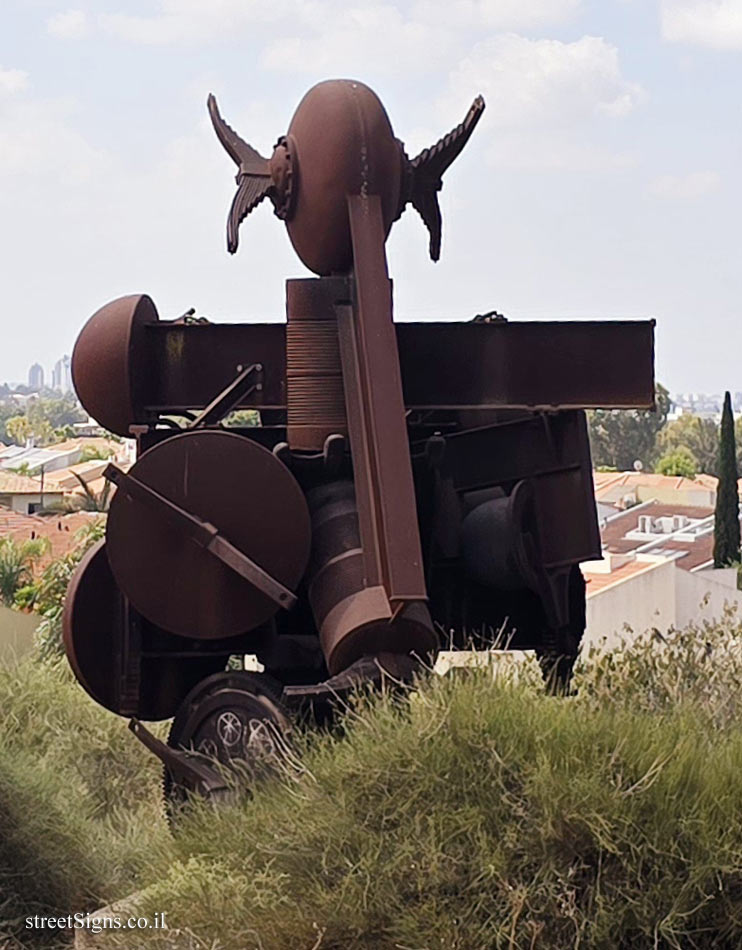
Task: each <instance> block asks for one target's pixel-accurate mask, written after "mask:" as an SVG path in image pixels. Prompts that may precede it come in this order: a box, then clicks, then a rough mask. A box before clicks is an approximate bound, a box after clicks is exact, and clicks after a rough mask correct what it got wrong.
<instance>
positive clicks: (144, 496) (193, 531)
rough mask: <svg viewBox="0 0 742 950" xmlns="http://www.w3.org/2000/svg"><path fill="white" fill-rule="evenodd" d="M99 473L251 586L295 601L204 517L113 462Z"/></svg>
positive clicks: (283, 602) (286, 603) (282, 601)
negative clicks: (127, 473)
mask: <svg viewBox="0 0 742 950" xmlns="http://www.w3.org/2000/svg"><path fill="white" fill-rule="evenodd" d="M103 477H104V478H107V479H108V481H109V482H113V484H114V485H115V486H116V488H117V489H119V490H120V491H122V492H124V494H126V495H128V496H129V497H130V498H132V499H133V500H135V501H138V502H141V503H142V504H144V505H147V506H148V507H149V508H150V509H152V510H153V511H155V512H157V514H158V515H159V516H160V517H161V518H163V519H164V520H165V521H167V522H168V523H169V524H171V525H173V526H174V527H175V528H177V529H179V530H180V531H184V532H185V534H186V535H187V537H188V538H189V539H190V540H191V541H193V542H194V543H196V544H198V545H200V546H201V547H203V548H206V550H207V551H210V552H211V553H212V554H213V555H214V556H215V557H218V558H219V560H220V561H222V562H223V563H224V564H226V565H227V567H230V568H231V569H232V570H233V571H235V573H237V574H239V575H240V576H241V577H244V578H245V580H246V581H249V583H250V584H252V585H253V587H257V589H258V590H259V591H260V592H261V593H263V594H265V595H266V597H269V598H270V599H271V600H272V601H273V602H274V603H276V604H278V606H279V607H283V608H285V609H286V610H290V609H291V608H292V607H293V606H294V604H295V603H296V595H295V594H294V593H293V592H292V591H290V590H289V589H288V587H284V585H283V584H282V583H281V582H280V581H279V580H277V579H276V578H275V577H273V576H271V575H270V574H269V573H268V572H267V571H264V570H263V568H262V567H260V565H259V564H256V563H255V561H253V560H252V559H251V558H249V557H248V556H247V555H246V554H244V553H243V552H242V551H240V550H239V549H238V548H236V547H235V546H234V545H233V544H231V543H230V542H229V541H227V539H226V538H225V537H223V536H222V535H221V534H219V530H218V528H216V527H215V526H214V525H213V524H210V523H209V522H208V521H202V520H201V518H198V517H197V516H196V515H193V514H191V513H190V512H189V511H185V509H183V508H181V507H180V506H179V505H176V504H174V502H172V501H170V499H169V498H166V497H165V496H164V495H161V494H160V493H159V492H156V491H155V490H154V489H153V488H150V487H149V485H145V484H144V482H141V481H139V479H138V478H134V476H132V475H126V474H125V473H124V472H122V471H121V469H120V468H118V467H117V466H116V465H113V464H109V465H108V466H107V467H106V469H105V471H104V472H103Z"/></svg>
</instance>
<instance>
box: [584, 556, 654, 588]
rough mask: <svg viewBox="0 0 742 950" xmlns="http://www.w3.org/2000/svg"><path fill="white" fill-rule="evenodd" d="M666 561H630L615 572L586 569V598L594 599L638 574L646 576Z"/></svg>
mask: <svg viewBox="0 0 742 950" xmlns="http://www.w3.org/2000/svg"><path fill="white" fill-rule="evenodd" d="M663 563H665V562H664V561H662V560H660V559H656V560H655V559H652V560H646V561H645V560H641V561H640V560H636V559H635V560H632V561H628V562H627V563H626V564H622V565H621V566H620V567H617V568H616V569H615V570H613V571H610V572H607V571H606V572H602V571H601V572H596V573H592V572H591V571H590V570H588V569H585V570H584V575H585V584H586V591H585V593H586V596H587V597H593V596H594V595H595V594H597V593H599V592H600V591H602V590H605V589H606V588H607V587H612V586H613V585H614V584H620V583H621V582H622V581H625V580H627V579H628V578H629V577H634V576H635V575H637V574H645V573H646V572H647V571H653V570H654V569H655V568H657V567H660V566H661V565H662V564H663Z"/></svg>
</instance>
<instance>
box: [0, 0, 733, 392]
mask: <svg viewBox="0 0 742 950" xmlns="http://www.w3.org/2000/svg"><path fill="white" fill-rule="evenodd" d="M72 4H73V5H72V6H68V5H67V2H66V0H62V2H59V0H2V10H1V12H0V288H1V292H2V298H3V300H2V318H0V319H2V334H0V380H3V379H6V380H7V379H12V380H22V379H25V377H26V374H27V371H28V366H29V364H30V363H32V362H33V361H35V360H39V361H40V362H41V363H42V364H43V365H44V367H45V369H46V370H47V372H48V371H49V369H50V368H51V365H52V363H53V362H54V361H55V360H56V359H57V358H58V357H59V356H60V355H61V354H62V353H64V352H69V351H70V350H71V347H72V344H73V342H74V339H75V336H76V334H77V331H78V330H79V328H80V326H81V325H82V323H83V322H84V320H85V319H86V318H87V317H88V316H89V315H90V314H91V313H92V312H93V311H94V310H96V309H97V308H98V307H99V306H101V305H102V304H104V303H106V302H107V301H108V300H111V299H113V298H114V297H117V296H120V295H122V294H125V293H135V292H146V293H149V294H150V295H151V296H152V297H153V299H154V300H155V302H156V304H157V306H158V308H159V311H160V315H161V316H162V317H164V318H170V317H174V316H177V315H179V314H180V313H182V312H183V311H184V310H186V309H187V308H188V307H190V306H195V307H196V308H197V310H198V312H199V313H202V314H205V315H207V316H209V317H210V318H211V319H212V320H224V321H232V320H242V319H254V320H274V319H281V317H282V315H283V306H284V303H283V301H284V287H283V281H284V279H285V278H286V277H290V276H301V275H302V274H305V273H306V272H305V271H304V269H303V267H302V265H301V264H300V263H299V261H298V259H297V258H296V257H295V255H294V253H293V251H292V249H291V246H290V244H289V241H288V238H287V236H286V233H285V229H284V226H283V224H282V223H281V222H280V221H278V219H276V218H275V217H274V216H273V214H272V209H271V206H270V204H269V202H266V203H265V204H263V205H261V207H260V208H258V210H257V211H256V212H255V213H254V214H253V215H251V217H250V218H249V219H248V221H247V222H246V223H245V224H244V225H243V227H242V237H241V244H240V250H239V253H238V254H237V256H236V257H230V256H228V255H227V253H226V250H225V237H224V228H225V220H226V213H227V209H228V207H229V203H230V201H231V198H232V194H233V190H234V166H233V165H232V163H231V162H230V160H229V159H228V157H227V156H226V154H225V153H224V151H223V150H222V148H221V146H220V145H219V144H218V142H217V141H216V138H215V137H214V134H213V131H212V130H211V126H210V124H209V122H208V117H207V113H206V105H205V102H206V96H207V93H209V92H214V93H216V94H217V96H218V99H219V103H220V106H221V109H222V113H223V114H224V116H225V117H226V119H227V121H229V122H230V124H232V125H233V126H234V127H235V128H236V129H238V130H239V131H240V132H241V133H242V135H243V137H244V138H246V139H247V140H248V141H249V142H251V143H252V144H253V145H255V146H256V147H257V148H258V149H259V150H260V151H261V152H262V153H263V154H265V155H269V154H270V151H271V147H272V145H273V143H274V142H275V139H276V138H277V136H278V135H279V134H281V133H283V132H284V131H285V130H286V127H287V125H288V122H289V119H290V118H291V115H292V113H293V111H294V108H295V107H296V105H297V103H298V101H299V99H300V98H301V96H302V94H303V93H304V91H305V90H306V89H307V88H308V87H309V86H310V85H312V84H313V83H314V82H316V81H318V80H320V79H325V78H332V77H346V78H355V79H360V80H362V81H364V82H366V83H368V84H369V85H371V86H372V87H373V88H374V89H375V90H376V91H377V92H378V93H379V95H380V96H381V98H382V100H383V101H384V103H385V104H386V107H387V110H388V112H389V115H390V117H391V120H392V124H393V126H394V130H395V133H396V134H397V136H398V137H399V138H401V139H402V140H403V141H404V142H405V143H406V145H407V150H408V152H409V153H410V154H415V153H416V151H418V150H419V149H421V148H423V147H425V146H426V145H430V144H432V143H433V142H434V141H435V140H436V139H437V138H438V137H439V136H440V135H442V134H443V133H444V132H446V131H448V130H449V129H450V128H451V127H453V126H454V125H456V124H457V123H458V122H460V121H461V119H462V118H463V116H464V114H465V113H466V110H467V108H468V107H469V105H470V103H471V101H472V99H473V98H474V96H475V95H476V94H477V93H480V92H481V93H482V94H483V95H484V97H485V99H486V102H487V109H486V111H485V113H484V116H483V118H482V121H481V122H480V124H479V126H478V128H477V130H476V132H475V133H474V136H473V137H472V139H471V141H470V143H469V145H468V147H467V149H466V150H465V152H464V153H463V155H462V156H461V158H459V159H458V160H457V162H456V163H455V164H454V165H453V166H452V168H451V170H450V171H449V173H448V175H447V177H446V181H445V186H444V190H443V193H442V207H443V215H444V233H443V252H442V258H441V261H440V263H438V264H432V263H431V262H430V261H429V260H428V258H427V238H426V234H425V231H424V228H423V225H422V223H421V222H420V221H419V219H418V218H417V215H416V214H415V213H414V212H413V211H411V210H408V211H407V212H406V214H405V215H404V217H403V218H402V220H401V221H400V222H399V223H398V224H397V225H395V227H394V230H393V232H392V236H391V238H390V240H389V243H388V246H387V247H388V256H389V262H390V270H391V273H392V276H393V277H394V279H395V287H396V314H397V317H398V318H399V319H415V320H424V319H467V318H469V317H471V316H472V315H473V314H475V313H477V312H482V311H485V310H492V309H497V310H499V311H501V312H503V313H505V314H506V315H508V316H510V317H512V318H519V317H520V318H535V317H539V318H540V317H644V316H653V317H656V319H657V322H658V328H657V371H658V378H659V379H660V380H662V381H663V382H665V384H666V385H668V386H669V387H670V388H671V389H672V390H675V391H677V390H689V389H692V390H706V391H711V390H719V389H726V388H728V389H732V390H735V389H739V390H742V329H740V327H741V322H740V321H741V318H742V278H741V276H740V274H741V269H740V263H741V260H742V254H741V252H742V237H741V234H742V230H741V228H740V219H741V214H742V202H741V201H740V198H742V184H741V181H742V161H741V159H742V147H741V145H742V133H741V131H740V130H741V129H742V123H741V122H740V119H741V117H742V116H741V112H742V105H741V103H742V95H741V93H742V0H659V2H658V0H418V2H405V0H397V2H393V0H298V2H291V0H72Z"/></svg>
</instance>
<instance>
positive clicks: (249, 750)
mask: <svg viewBox="0 0 742 950" xmlns="http://www.w3.org/2000/svg"><path fill="white" fill-rule="evenodd" d="M281 692H282V688H281V684H280V683H278V682H276V680H274V679H272V678H271V677H270V676H266V675H265V674H263V673H250V672H247V671H244V670H229V671H227V672H224V673H216V674H215V675H214V676H209V677H207V678H206V679H205V680H203V681H202V682H201V683H199V684H198V685H197V686H196V687H195V688H194V689H192V690H191V692H190V693H189V694H188V696H186V698H185V700H184V701H183V704H182V705H181V707H180V709H179V710H178V712H177V714H176V716H175V719H174V720H173V724H172V727H171V729H170V735H169V736H168V740H167V741H168V745H169V746H171V747H172V748H174V749H184V750H186V751H188V752H193V753H197V754H199V755H202V756H204V759H205V761H206V762H207V763H208V764H210V765H214V764H218V766H219V767H221V768H225V769H229V770H230V771H232V772H234V776H233V779H234V785H235V790H236V791H239V790H242V789H244V790H245V791H249V789H250V788H251V787H253V786H254V785H255V784H256V783H257V782H260V781H261V780H262V779H264V778H266V777H267V776H269V775H271V774H275V772H276V771H278V770H280V769H281V767H282V765H283V763H285V761H286V758H287V754H288V751H289V749H288V744H287V735H288V732H289V728H290V724H289V719H288V716H287V715H286V713H285V711H284V709H283V706H282V703H281ZM163 789H164V795H165V808H166V812H167V816H168V820H169V821H170V823H171V825H172V824H173V823H174V821H175V820H176V819H177V815H178V813H179V811H180V809H181V808H182V806H183V805H184V804H186V803H187V802H188V801H189V799H191V798H192V797H193V796H194V795H195V794H196V792H195V788H194V787H193V786H191V785H189V784H188V782H187V781H184V780H182V779H180V778H178V779H176V778H175V777H174V776H173V775H172V773H171V772H170V770H169V769H168V768H165V772H164V779H163ZM222 797H223V796H222Z"/></svg>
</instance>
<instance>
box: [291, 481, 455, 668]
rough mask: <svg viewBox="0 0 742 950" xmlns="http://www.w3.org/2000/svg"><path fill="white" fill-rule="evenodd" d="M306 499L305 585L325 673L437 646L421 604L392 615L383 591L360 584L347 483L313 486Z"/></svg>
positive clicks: (354, 512) (352, 506) (359, 557)
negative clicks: (309, 521) (369, 658)
mask: <svg viewBox="0 0 742 950" xmlns="http://www.w3.org/2000/svg"><path fill="white" fill-rule="evenodd" d="M307 503H308V504H309V510H310V515H311V519H312V553H311V556H310V564H309V569H308V571H307V580H308V588H307V589H308V595H309V603H310V605H311V607H312V613H313V614H314V619H315V623H316V624H317V628H318V629H319V637H320V644H321V646H322V651H323V653H324V655H325V662H326V663H327V668H328V670H329V671H330V673H331V674H333V675H334V674H335V673H339V672H341V671H342V670H344V669H347V668H348V667H349V666H350V665H351V664H352V663H354V662H355V661H356V660H358V659H360V658H361V657H362V656H373V655H377V654H379V653H415V654H417V655H418V656H425V655H426V654H428V653H431V652H433V651H434V650H435V649H437V646H438V640H437V637H436V634H435V632H434V630H433V625H432V621H431V619H430V613H429V611H428V608H427V605H426V604H424V603H423V602H414V603H409V604H405V605H404V606H403V607H402V609H401V610H399V611H398V612H397V613H395V614H394V616H392V612H391V610H390V605H389V601H388V600H387V597H386V594H385V592H384V589H383V588H382V587H368V586H366V581H365V576H364V573H365V572H364V562H363V550H362V548H361V540H360V531H359V526H358V509H357V507H356V499H355V490H354V486H353V483H352V482H350V481H337V482H331V483H329V484H326V485H321V486H319V487H318V488H314V489H313V490H312V491H310V492H309V494H308V495H307Z"/></svg>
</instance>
